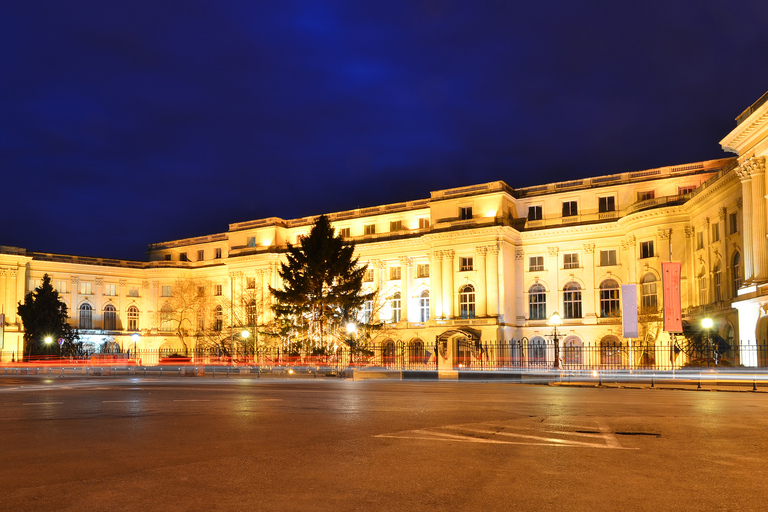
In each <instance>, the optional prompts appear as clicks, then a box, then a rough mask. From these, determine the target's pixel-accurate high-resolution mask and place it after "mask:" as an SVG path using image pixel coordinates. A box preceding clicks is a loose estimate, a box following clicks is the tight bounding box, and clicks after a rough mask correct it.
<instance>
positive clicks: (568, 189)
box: [0, 96, 768, 364]
mask: <svg viewBox="0 0 768 512" xmlns="http://www.w3.org/2000/svg"><path fill="white" fill-rule="evenodd" d="M767 97H768V96H764V97H763V98H761V100H760V101H758V102H757V103H755V104H754V105H753V106H751V107H750V108H749V109H748V110H747V111H745V112H744V113H743V114H742V115H741V116H739V118H738V119H737V123H738V124H737V126H736V128H735V129H734V130H733V131H732V132H731V133H730V134H728V136H727V137H725V138H724V139H723V141H722V142H721V144H722V146H723V148H724V149H726V150H728V151H731V152H733V153H735V154H736V155H737V156H736V157H732V158H724V159H720V160H712V161H705V162H696V163H690V164H685V165H675V166H669V167H662V168H657V169H648V170H639V171H635V172H623V173H618V174H612V175H606V176H599V177H592V178H585V179H579V180H572V181H568V182H560V183H550V184H544V185H540V186H533V187H526V188H512V187H510V186H509V185H507V184H506V183H504V182H502V181H496V182H491V183H485V184H478V185H472V186H467V187H461V188H455V189H447V190H437V191H434V192H432V193H431V195H430V197H429V198H424V199H420V200H415V201H409V202H404V203H397V204H388V205H383V206H376V207H370V208H361V209H357V210H351V211H344V212H336V213H331V214H328V216H329V218H330V220H331V222H332V223H333V225H334V226H335V228H336V229H337V232H338V233H339V234H341V235H342V236H344V237H345V238H348V239H349V240H352V241H354V242H355V243H356V247H357V252H358V255H359V257H360V261H361V262H362V263H366V264H368V267H369V273H368V276H367V279H366V286H367V287H368V288H370V289H378V290H379V292H380V293H379V297H380V302H379V303H378V304H376V305H371V306H370V308H369V309H368V310H367V311H364V312H363V313H362V314H368V315H373V316H375V317H376V318H378V319H379V320H385V321H389V322H390V325H389V327H390V328H389V329H387V330H386V336H387V337H388V338H389V339H391V340H393V341H402V342H404V343H408V344H417V343H422V344H423V346H434V345H433V344H434V342H435V339H436V338H437V337H439V336H444V335H450V334H451V333H455V332H462V333H467V332H471V333H474V335H475V336H478V337H480V338H481V339H482V340H500V339H511V338H514V339H520V338H522V337H526V338H528V339H529V340H535V339H537V338H539V337H540V338H542V339H543V338H544V337H546V336H548V335H549V334H550V333H551V328H550V326H548V325H547V319H548V317H549V316H550V315H551V314H552V313H554V312H556V311H557V312H559V313H560V315H561V316H562V318H563V324H562V325H561V326H560V327H559V333H560V338H559V339H560V340H561V343H562V344H563V346H565V345H566V344H569V345H570V346H574V345H579V344H582V343H586V342H600V341H603V340H610V341H612V342H618V343H621V342H625V341H626V340H623V339H622V330H621V316H620V315H621V313H620V291H619V289H620V286H621V285H623V284H632V283H635V284H637V286H638V297H637V301H638V304H639V305H640V306H641V307H642V306H648V307H660V306H661V301H662V296H661V264H662V262H667V261H679V262H681V263H682V280H681V296H682V297H681V298H682V306H683V311H684V316H685V317H686V318H687V319H688V320H689V321H695V320H697V319H700V318H702V317H703V316H710V317H712V318H713V319H714V321H715V327H714V329H716V330H717V332H718V333H719V334H720V335H721V336H722V337H723V338H724V339H726V340H741V342H742V343H743V344H754V343H755V341H756V340H760V342H763V341H764V340H766V339H768V320H766V309H767V306H766V304H768V247H766V244H768V240H766V234H767V230H766V220H767V219H768V217H767V214H766V197H765V196H766V173H765V158H766V154H768V104H766V98H767ZM313 222H314V217H306V218H301V219H290V220H283V219H279V218H267V219H260V220H254V221H249V222H240V223H236V224H231V225H230V226H229V229H228V230H227V231H226V232H223V233H218V234H213V235H208V236H201V237H196V238H189V239H184V240H175V241H171V242H165V243H158V244H153V245H151V246H150V247H149V251H148V254H149V261H148V262H134V261H120V260H110V259H101V258H83V257H71V256H64V255H54V254H43V253H30V252H26V251H25V250H23V249H16V248H10V247H2V248H1V249H0V289H2V290H3V294H2V296H0V301H2V304H3V307H4V311H5V313H6V324H7V325H6V334H5V347H4V349H3V359H4V360H9V359H10V358H11V357H12V353H13V354H17V353H18V350H19V349H20V348H21V347H22V341H21V333H20V324H19V322H20V320H19V318H18V316H17V315H16V303H17V302H18V301H20V300H22V299H23V295H24V293H25V292H26V291H27V290H30V289H32V288H34V287H35V286H37V284H39V282H40V280H41V278H42V276H43V274H45V273H48V274H50V275H51V276H52V281H53V284H54V286H55V287H56V288H57V289H58V290H59V292H60V293H61V294H62V297H63V298H64V300H65V302H66V303H67V304H68V306H69V308H70V316H71V317H72V323H73V325H75V326H76V327H78V328H79V329H80V331H81V334H83V335H84V337H85V340H86V341H88V342H89V343H93V344H94V345H98V344H100V343H101V342H102V341H103V340H108V341H110V342H115V343H117V344H118V345H119V346H120V347H121V348H123V349H125V348H130V347H137V348H140V349H155V348H159V347H174V346H176V345H177V344H178V343H179V342H178V341H177V339H176V337H175V336H174V334H173V333H172V332H169V330H168V327H167V325H164V324H163V318H162V315H163V313H162V312H163V308H164V307H165V306H166V302H167V301H168V297H169V296H170V294H172V287H173V286H174V284H175V283H176V282H177V280H179V279H187V278H189V279H193V280H195V279H196V280H201V281H202V280H205V282H206V283H207V285H208V286H211V287H213V289H214V291H213V292H212V295H213V296H214V300H217V297H219V298H221V300H224V298H227V297H234V296H235V295H236V294H239V293H241V292H242V291H243V290H250V293H251V294H254V295H255V296H258V297H261V298H263V300H264V302H263V304H266V302H267V300H268V296H269V293H268V288H267V287H268V286H269V285H271V286H275V287H277V286H279V282H278V280H279V278H278V275H277V268H278V264H279V262H280V261H281V257H282V256H281V255H282V254H283V253H284V251H285V247H286V243H297V241H298V240H299V238H300V237H301V236H302V235H304V234H306V233H308V231H309V229H310V227H311V225H312V223H313ZM217 307H218V309H216V308H212V309H210V310H209V311H206V312H204V313H203V316H202V317H201V319H200V320H199V323H198V325H199V326H206V325H207V326H211V325H215V326H216V328H217V329H222V327H223V326H224V325H225V324H227V323H228V322H229V314H228V312H227V311H226V310H225V309H223V308H222V307H221V305H220V304H219V305H218V306H217ZM254 315H256V316H257V317H258V318H256V321H257V322H258V323H260V324H263V323H266V322H268V321H269V316H270V312H269V308H268V307H260V308H259V309H258V311H257V312H254ZM195 328H196V326H192V325H190V326H189V328H188V329H190V330H194V329H195ZM135 332H138V333H140V338H139V341H138V344H135V343H136V342H135V341H133V340H132V338H131V335H132V334H133V333H135ZM664 336H665V335H664ZM382 341H383V340H382ZM742 362H743V363H744V364H755V363H756V361H742Z"/></svg>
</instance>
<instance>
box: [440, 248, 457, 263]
mask: <svg viewBox="0 0 768 512" xmlns="http://www.w3.org/2000/svg"><path fill="white" fill-rule="evenodd" d="M455 254H456V251H454V250H453V249H448V250H447V251H443V257H444V258H445V259H448V260H452V259H453V257H454V255H455Z"/></svg>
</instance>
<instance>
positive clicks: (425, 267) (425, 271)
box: [416, 263, 429, 278]
mask: <svg viewBox="0 0 768 512" xmlns="http://www.w3.org/2000/svg"><path fill="white" fill-rule="evenodd" d="M416 277H419V278H422V277H429V263H424V264H422V265H416Z"/></svg>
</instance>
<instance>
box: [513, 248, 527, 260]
mask: <svg viewBox="0 0 768 512" xmlns="http://www.w3.org/2000/svg"><path fill="white" fill-rule="evenodd" d="M524 256H525V251H524V250H523V249H515V259H516V260H521V259H523V257H524Z"/></svg>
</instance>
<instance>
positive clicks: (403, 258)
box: [400, 256, 413, 267]
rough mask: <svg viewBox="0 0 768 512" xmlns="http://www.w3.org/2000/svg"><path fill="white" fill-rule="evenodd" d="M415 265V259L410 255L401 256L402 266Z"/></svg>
mask: <svg viewBox="0 0 768 512" xmlns="http://www.w3.org/2000/svg"><path fill="white" fill-rule="evenodd" d="M412 265H413V261H412V260H411V258H409V257H408V256H400V266H401V267H410V266H412Z"/></svg>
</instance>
